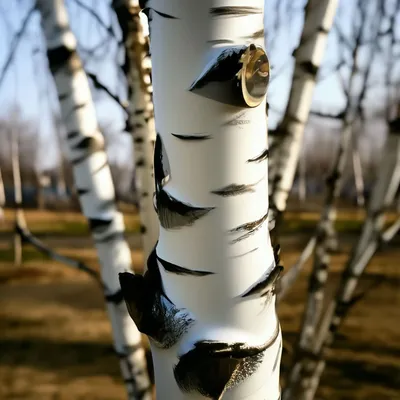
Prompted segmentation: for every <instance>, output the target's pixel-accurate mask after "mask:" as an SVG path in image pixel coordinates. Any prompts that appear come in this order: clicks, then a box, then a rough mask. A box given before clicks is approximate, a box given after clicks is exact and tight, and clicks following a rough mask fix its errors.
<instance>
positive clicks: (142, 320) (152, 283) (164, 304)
mask: <svg viewBox="0 0 400 400" xmlns="http://www.w3.org/2000/svg"><path fill="white" fill-rule="evenodd" d="M147 268H148V269H147V271H146V273H145V274H144V275H143V276H142V275H134V274H131V273H129V272H123V273H120V274H119V281H120V284H121V289H122V294H123V296H124V299H125V302H126V305H127V308H128V311H129V315H130V316H131V318H132V319H133V321H134V322H135V323H136V326H137V327H138V329H139V331H140V332H142V333H144V334H146V335H147V336H149V337H150V338H151V340H152V341H153V342H154V344H155V345H157V346H158V347H160V348H163V349H168V348H170V347H172V346H173V345H174V344H176V343H177V342H178V340H179V339H180V337H181V336H182V335H183V334H185V333H186V332H187V331H188V329H189V327H190V325H192V324H193V322H194V320H193V318H192V317H191V316H190V315H189V313H188V312H187V311H185V310H184V309H178V308H176V307H175V305H174V304H173V303H172V302H171V301H170V300H169V299H168V297H167V296H166V294H165V292H164V289H163V285H162V279H161V275H160V271H159V269H158V263H157V255H156V250H155V248H154V250H153V251H152V253H151V254H150V256H149V258H148V260H147Z"/></svg>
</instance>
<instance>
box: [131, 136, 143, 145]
mask: <svg viewBox="0 0 400 400" xmlns="http://www.w3.org/2000/svg"><path fill="white" fill-rule="evenodd" d="M133 143H135V144H142V143H144V139H143V138H142V137H134V138H133Z"/></svg>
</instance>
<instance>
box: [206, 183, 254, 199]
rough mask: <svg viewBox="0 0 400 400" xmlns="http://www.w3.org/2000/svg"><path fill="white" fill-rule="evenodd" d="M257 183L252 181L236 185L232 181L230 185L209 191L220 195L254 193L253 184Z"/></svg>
mask: <svg viewBox="0 0 400 400" xmlns="http://www.w3.org/2000/svg"><path fill="white" fill-rule="evenodd" d="M257 183H258V182H257ZM257 183H254V184H252V185H243V184H240V185H237V184H235V183H232V184H231V185H228V186H225V187H223V188H221V189H217V190H213V191H212V192H211V193H213V194H216V195H217V196H222V197H229V196H237V195H240V194H244V193H254V192H255V190H254V186H256V185H257Z"/></svg>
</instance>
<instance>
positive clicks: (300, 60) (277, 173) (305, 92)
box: [270, 0, 338, 220]
mask: <svg viewBox="0 0 400 400" xmlns="http://www.w3.org/2000/svg"><path fill="white" fill-rule="evenodd" d="M337 5H338V0H309V1H308V2H307V5H306V7H305V18H304V28H303V32H302V35H301V39H300V43H299V46H298V48H297V49H296V50H295V53H294V57H295V69H294V73H293V79H292V85H291V89H290V94H289V101H288V104H287V107H286V111H285V114H284V117H283V120H282V122H281V123H280V124H279V126H278V128H277V132H278V136H277V138H276V143H274V147H275V151H274V153H273V154H272V158H273V160H272V165H273V168H272V174H271V175H270V187H271V189H272V193H270V211H271V212H270V220H274V219H275V218H279V214H280V213H282V212H283V211H285V208H286V201H287V198H288V196H289V192H290V190H291V188H292V185H293V179H294V176H295V172H296V168H297V162H298V159H299V155H300V150H301V146H302V141H303V134H304V128H305V125H306V123H307V120H308V116H309V113H310V108H311V101H312V96H313V92H314V88H315V84H316V78H317V73H318V70H319V67H320V66H321V63H322V60H323V57H324V54H325V47H326V43H327V39H328V34H329V31H330V29H331V27H332V24H333V20H334V17H335V14H336V9H337Z"/></svg>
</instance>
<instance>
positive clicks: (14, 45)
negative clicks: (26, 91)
mask: <svg viewBox="0 0 400 400" xmlns="http://www.w3.org/2000/svg"><path fill="white" fill-rule="evenodd" d="M34 12H35V7H34V6H33V7H31V8H30V9H29V11H28V12H27V14H26V16H25V18H24V19H23V21H22V25H21V28H20V29H19V31H18V32H17V33H16V34H15V36H14V38H13V40H12V41H11V44H10V51H9V53H8V55H7V57H6V61H5V63H4V64H3V67H2V68H1V71H0V86H1V84H2V83H3V81H4V78H5V76H6V74H7V71H8V68H9V67H10V65H11V63H12V61H13V60H14V56H15V53H16V51H17V49H18V45H19V43H20V41H21V39H22V37H23V36H24V33H25V31H26V28H27V26H28V23H29V21H30V19H31V17H32V15H33V14H34Z"/></svg>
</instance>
